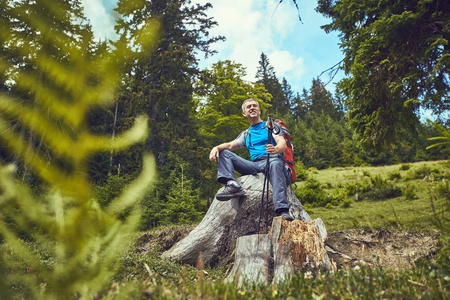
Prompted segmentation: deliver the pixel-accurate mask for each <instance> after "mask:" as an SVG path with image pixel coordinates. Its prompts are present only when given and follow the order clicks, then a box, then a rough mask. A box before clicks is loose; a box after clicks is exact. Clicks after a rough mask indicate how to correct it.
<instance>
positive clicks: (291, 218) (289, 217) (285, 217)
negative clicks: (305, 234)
mask: <svg viewBox="0 0 450 300" xmlns="http://www.w3.org/2000/svg"><path fill="white" fill-rule="evenodd" d="M280 216H282V217H283V219H285V220H286V221H289V222H291V221H294V217H292V216H291V214H290V213H289V212H288V211H284V212H282V213H281V214H280Z"/></svg>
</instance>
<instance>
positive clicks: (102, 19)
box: [81, 0, 115, 40]
mask: <svg viewBox="0 0 450 300" xmlns="http://www.w3.org/2000/svg"><path fill="white" fill-rule="evenodd" d="M81 2H82V4H83V6H84V14H85V16H86V18H88V19H89V21H90V24H91V25H92V29H93V30H94V34H95V36H96V37H97V38H98V39H102V40H104V39H105V38H108V39H113V38H114V37H115V31H114V25H115V22H114V18H113V16H112V14H111V13H108V12H107V11H106V9H105V7H104V6H103V4H102V0H81Z"/></svg>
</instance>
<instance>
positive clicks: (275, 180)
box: [217, 150, 289, 213]
mask: <svg viewBox="0 0 450 300" xmlns="http://www.w3.org/2000/svg"><path fill="white" fill-rule="evenodd" d="M269 160H270V162H269V175H270V183H271V184H272V194H273V206H274V209H275V212H277V213H278V212H280V211H282V210H286V209H289V202H288V201H287V197H286V177H285V175H284V160H283V158H281V157H280V156H278V155H271V156H270V158H269ZM266 164H267V156H263V157H259V158H257V159H256V160H255V161H249V160H246V159H243V158H242V157H240V156H239V155H237V154H235V153H233V152H231V151H228V150H223V151H221V152H220V154H219V165H218V172H217V181H218V182H220V183H223V184H226V183H227V181H228V180H230V179H233V180H236V176H235V175H234V171H235V170H236V171H238V172H239V173H240V174H241V175H251V174H256V173H259V172H264V171H265V168H266Z"/></svg>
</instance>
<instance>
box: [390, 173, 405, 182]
mask: <svg viewBox="0 0 450 300" xmlns="http://www.w3.org/2000/svg"><path fill="white" fill-rule="evenodd" d="M401 178H402V175H401V174H400V172H392V173H389V174H388V179H389V180H399V179H401Z"/></svg>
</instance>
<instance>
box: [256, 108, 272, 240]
mask: <svg viewBox="0 0 450 300" xmlns="http://www.w3.org/2000/svg"><path fill="white" fill-rule="evenodd" d="M265 127H266V128H267V132H268V135H267V144H270V143H271V142H272V133H273V120H272V116H271V115H268V116H267V123H266V126H265ZM269 164H270V154H269V153H267V162H266V169H265V172H264V185H263V192H262V197H261V207H260V210H259V221H258V234H259V229H260V228H261V216H262V211H263V207H264V196H266V200H267V203H266V226H267V227H268V223H269V182H270V173H269V171H270V168H269ZM265 194H266V195H265Z"/></svg>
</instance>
